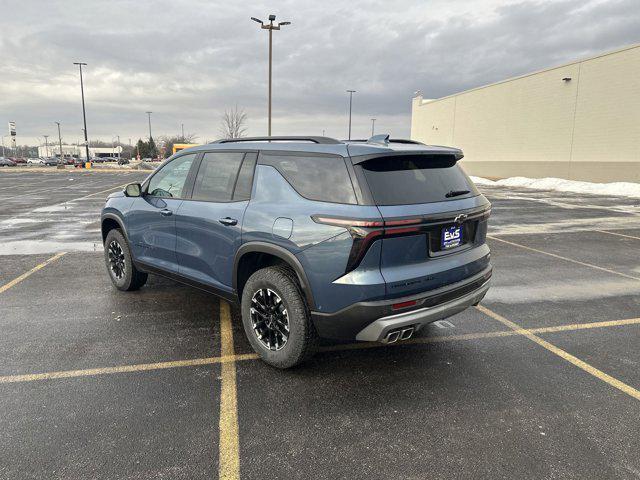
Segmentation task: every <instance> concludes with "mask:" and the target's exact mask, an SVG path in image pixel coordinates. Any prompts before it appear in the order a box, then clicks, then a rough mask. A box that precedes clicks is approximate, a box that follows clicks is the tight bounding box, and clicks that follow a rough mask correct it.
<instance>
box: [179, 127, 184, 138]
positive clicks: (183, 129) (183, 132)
mask: <svg viewBox="0 0 640 480" xmlns="http://www.w3.org/2000/svg"><path fill="white" fill-rule="evenodd" d="M180 126H181V127H182V141H183V142H184V123H181V124H180Z"/></svg>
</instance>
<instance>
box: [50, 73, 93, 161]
mask: <svg viewBox="0 0 640 480" xmlns="http://www.w3.org/2000/svg"><path fill="white" fill-rule="evenodd" d="M73 64H74V65H78V67H79V68H80V93H81V94H82V121H83V122H84V148H85V155H86V156H87V162H88V161H89V138H88V137H87V113H86V111H85V108H84V84H83V82H82V66H83V65H86V63H83V62H73ZM58 127H60V126H59V125H58Z"/></svg>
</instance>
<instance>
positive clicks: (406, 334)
mask: <svg viewBox="0 0 640 480" xmlns="http://www.w3.org/2000/svg"><path fill="white" fill-rule="evenodd" d="M413 330H414V329H413V327H409V328H405V329H403V330H402V332H401V333H400V340H409V339H410V338H411V336H412V335H413Z"/></svg>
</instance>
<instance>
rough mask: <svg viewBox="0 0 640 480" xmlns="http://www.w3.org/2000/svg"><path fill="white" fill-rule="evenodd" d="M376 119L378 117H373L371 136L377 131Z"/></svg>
mask: <svg viewBox="0 0 640 480" xmlns="http://www.w3.org/2000/svg"><path fill="white" fill-rule="evenodd" d="M376 120H377V118H372V119H371V136H372V137H373V132H375V130H376Z"/></svg>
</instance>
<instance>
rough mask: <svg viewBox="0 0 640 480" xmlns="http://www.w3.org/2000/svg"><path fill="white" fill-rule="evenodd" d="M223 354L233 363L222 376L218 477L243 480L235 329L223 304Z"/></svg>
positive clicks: (221, 333) (221, 326) (227, 366)
mask: <svg viewBox="0 0 640 480" xmlns="http://www.w3.org/2000/svg"><path fill="white" fill-rule="evenodd" d="M220 344H221V346H220V353H221V355H222V357H228V358H232V359H233V360H231V361H228V362H224V363H222V369H221V373H220V377H221V384H220V420H219V425H220V427H219V428H220V437H219V445H218V448H219V449H218V452H219V458H218V477H219V478H220V479H225V480H236V479H239V478H240V440H239V438H238V399H237V390H236V362H235V349H234V346H233V328H232V326H231V312H230V308H229V304H228V303H227V302H225V301H220Z"/></svg>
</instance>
